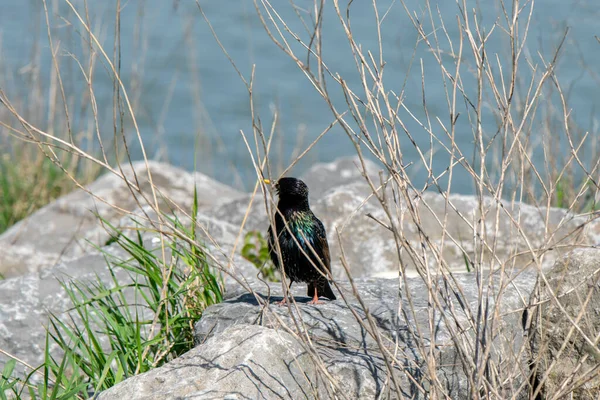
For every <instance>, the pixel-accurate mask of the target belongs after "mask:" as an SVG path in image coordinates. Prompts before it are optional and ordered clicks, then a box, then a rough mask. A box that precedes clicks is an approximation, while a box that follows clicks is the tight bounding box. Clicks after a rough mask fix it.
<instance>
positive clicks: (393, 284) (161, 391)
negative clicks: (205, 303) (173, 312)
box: [100, 273, 536, 399]
mask: <svg viewBox="0 0 600 400" xmlns="http://www.w3.org/2000/svg"><path fill="white" fill-rule="evenodd" d="M535 277H536V275H535V274H533V273H529V274H522V275H521V276H519V277H518V279H517V280H515V284H516V285H515V287H507V289H506V291H505V293H504V295H503V296H502V299H501V303H500V304H499V313H501V314H502V315H504V316H505V317H504V318H503V319H502V320H501V321H500V323H501V324H502V326H501V327H499V329H501V332H502V335H500V336H498V337H494V338H493V341H494V347H493V350H492V357H491V359H492V362H494V363H495V364H494V367H498V368H500V370H499V372H501V373H504V374H505V375H502V376H503V377H507V376H511V377H512V378H513V379H514V381H512V383H513V384H515V385H516V386H514V387H515V388H516V387H518V386H519V384H520V381H519V380H522V374H521V372H520V370H519V369H518V368H517V366H518V365H519V364H522V360H520V359H519V357H518V354H519V353H518V350H519V348H520V346H521V344H522V337H523V333H522V330H521V327H520V324H519V323H518V321H519V320H520V316H519V314H518V313H515V312H514V310H518V309H520V308H521V307H522V306H523V303H522V297H521V294H522V293H523V292H525V293H528V292H529V291H530V290H531V289H532V288H533V287H534V285H535V279H536V278H535ZM456 278H457V279H458V284H459V285H460V287H461V288H462V290H463V291H464V297H463V300H464V301H466V303H467V304H469V305H470V306H471V307H472V310H475V308H474V307H475V306H476V304H477V296H478V293H477V288H476V285H475V275H474V274H463V275H458V276H457V277H456ZM355 283H356V285H357V290H358V292H359V293H360V295H361V298H362V301H364V304H365V306H366V309H368V310H369V312H370V314H371V316H372V320H373V322H374V324H375V329H376V331H377V332H378V333H379V335H381V337H382V338H383V339H382V340H383V343H386V345H385V347H386V348H387V349H388V350H390V351H391V353H385V354H386V356H387V357H388V359H389V357H390V354H397V358H396V360H395V362H396V364H395V366H394V367H393V372H394V376H395V378H396V380H397V382H398V383H399V385H400V390H401V391H402V395H403V396H405V397H407V398H415V399H419V398H427V396H426V395H423V393H419V391H418V389H417V388H416V387H415V385H413V384H412V382H413V380H415V381H417V382H420V385H422V386H424V387H427V385H428V383H427V382H426V381H425V380H424V379H425V378H424V377H425V376H427V374H426V373H425V371H424V370H423V369H425V368H426V366H425V364H424V361H423V354H422V353H420V351H419V349H418V348H416V347H415V343H417V342H419V343H433V341H434V340H435V344H436V347H435V349H433V351H434V352H436V354H438V356H437V358H438V359H439V360H440V361H439V364H438V370H437V372H438V374H437V376H438V379H440V380H441V383H442V385H445V386H446V387H447V393H445V395H446V396H448V397H450V398H467V397H469V392H468V391H467V377H466V376H465V375H464V372H463V371H462V369H461V364H460V362H458V361H457V358H458V354H457V351H456V348H455V345H454V342H453V340H452V338H451V336H452V335H451V333H450V331H449V330H448V328H447V327H446V325H445V322H444V318H443V317H442V316H441V315H437V316H436V317H435V321H434V323H433V326H435V327H436V329H435V337H431V336H429V332H430V329H429V327H430V326H431V324H430V320H429V318H430V315H431V314H430V304H429V302H428V296H427V292H428V290H427V288H426V286H425V284H424V283H423V281H422V280H421V279H417V278H414V279H409V280H408V281H407V287H408V288H409V290H410V292H411V295H412V296H413V298H412V304H413V307H414V308H412V309H411V308H410V305H409V303H408V302H407V298H406V293H402V291H400V290H399V286H398V281H397V280H388V279H368V280H364V281H363V280H361V281H356V282H355ZM440 289H441V287H440ZM257 290H258V292H259V293H261V294H257V296H259V297H258V298H259V299H261V301H260V304H259V301H257V297H255V296H254V295H252V294H245V295H242V296H240V297H238V298H235V299H230V300H228V301H226V302H224V303H221V304H217V305H213V306H211V307H209V308H208V309H206V311H205V312H204V315H203V317H202V319H201V320H200V321H199V322H198V323H197V324H196V326H195V331H196V341H197V342H198V343H201V344H200V345H199V346H198V347H197V348H196V349H194V350H192V351H190V352H189V353H188V354H189V355H185V356H183V357H182V358H183V359H184V361H178V360H175V361H173V362H171V363H168V364H167V365H165V366H163V367H162V368H161V369H159V370H155V371H151V372H148V373H145V374H142V375H139V376H137V377H135V378H132V379H129V380H126V381H124V382H122V383H120V384H119V385H117V386H115V387H114V388H112V389H110V390H108V391H106V392H104V393H102V394H101V395H100V399H113V398H114V399H116V398H132V399H138V398H181V399H191V398H197V396H200V397H202V396H206V397H207V398H212V397H210V396H211V395H212V394H213V393H215V396H216V397H218V398H229V397H226V396H232V397H231V398H236V397H234V396H235V395H240V394H242V393H243V394H245V393H249V395H248V397H250V398H268V399H270V398H284V399H295V398H298V397H297V396H298V393H300V392H298V391H297V387H298V386H297V385H300V384H302V382H305V381H296V374H295V372H294V371H290V372H285V371H284V374H283V375H282V370H281V369H280V368H279V367H277V366H273V369H270V370H267V371H265V372H266V373H268V374H270V375H271V376H274V377H276V378H277V382H292V381H293V382H295V383H292V386H290V387H289V389H290V392H286V393H281V392H279V387H280V386H279V384H275V386H274V391H273V392H269V393H267V392H263V391H262V387H263V384H264V381H263V380H262V378H261V377H262V373H263V370H262V368H263V367H264V366H265V365H267V364H269V365H273V362H277V360H273V359H272V358H273V357H280V358H282V359H283V360H286V361H285V362H286V364H288V365H292V364H289V356H290V355H292V356H297V355H298V354H301V352H300V349H302V348H306V347H305V346H306V345H305V344H304V341H303V340H302V339H301V338H303V337H304V335H305V333H303V332H306V333H307V334H308V335H309V336H310V339H311V343H312V345H313V347H314V348H315V349H316V350H317V354H318V356H319V358H320V360H321V361H320V362H319V363H315V361H314V359H313V360H312V361H310V360H308V359H307V358H303V359H302V361H300V363H301V364H302V369H303V370H304V371H305V372H306V373H307V375H308V376H309V377H310V376H314V374H316V375H318V376H319V378H318V379H314V380H312V381H311V382H312V383H313V384H314V387H313V391H312V392H304V393H305V394H304V395H302V398H304V397H305V396H306V393H310V395H309V396H308V398H314V397H316V396H315V395H314V394H313V393H314V391H317V392H318V393H319V395H318V397H319V398H336V397H337V398H340V397H345V398H350V399H372V398H379V397H381V396H383V397H385V398H388V397H389V398H398V397H399V394H398V393H397V392H395V389H393V385H392V384H391V383H390V382H389V381H388V380H387V376H388V368H387V367H386V363H385V358H384V353H383V352H382V351H381V348H380V347H379V346H378V345H377V341H376V340H374V339H373V337H372V336H371V335H370V334H369V333H368V330H371V329H372V328H371V327H370V325H369V323H368V322H367V317H366V313H365V311H364V308H363V307H361V306H360V304H359V303H358V301H357V300H356V299H355V298H353V296H352V295H351V290H350V287H349V285H348V284H343V285H342V290H343V293H344V295H345V296H346V298H347V299H348V301H349V305H346V304H345V303H344V301H343V300H341V299H339V300H336V301H326V302H324V304H321V305H316V306H313V305H308V304H306V302H307V301H308V300H309V298H308V297H304V296H302V295H300V296H298V297H297V298H296V301H297V304H298V308H299V313H298V312H296V311H295V308H294V307H293V306H292V312H293V315H294V319H295V321H296V322H297V323H298V325H296V324H295V323H294V322H293V321H294V319H292V316H291V315H290V314H289V309H288V308H287V307H279V306H275V305H274V304H272V303H273V302H275V301H278V300H281V293H282V292H281V286H280V285H277V284H272V285H270V287H269V288H268V289H267V288H266V287H263V288H262V290H261V289H260V288H259V289H257ZM269 292H270V294H271V298H270V299H267V298H266V297H265V296H266V295H267V293H269ZM295 292H296V293H295V294H298V291H295ZM301 293H302V292H301ZM302 294H303V293H302ZM263 299H264V300H266V301H267V303H266V304H265V303H264V301H263ZM493 299H494V298H493V296H492V297H491V300H492V303H491V304H490V307H491V308H493V307H494V306H495V305H494V303H493ZM399 300H400V304H401V305H402V308H401V309H403V310H404V312H405V313H406V314H398V309H399V308H398V301H399ZM269 302H270V303H271V304H270V305H268V303H269ZM451 303H452V304H453V306H454V307H455V309H454V311H453V312H454V313H455V315H457V316H458V317H459V322H460V323H461V324H462V323H463V322H464V321H463V320H464V319H466V316H465V314H464V313H462V312H461V311H459V309H458V308H457V307H458V306H459V304H458V302H457V301H456V300H454V299H453V300H451ZM261 304H262V305H261ZM446 312H447V313H450V308H446ZM355 313H356V314H355ZM355 315H356V316H357V317H358V318H357V317H356V316H355ZM257 325H259V326H260V328H261V329H262V331H259V332H277V335H282V334H284V336H283V338H284V339H285V340H286V341H288V340H289V342H288V344H287V346H289V347H288V348H289V349H290V350H287V351H286V352H284V353H283V354H278V352H279V346H278V344H277V343H278V342H275V344H273V345H271V344H268V345H267V347H266V348H265V344H264V342H263V341H262V340H254V338H255V336H256V332H257ZM417 326H418V327H419V328H420V330H421V331H420V332H421V334H423V335H424V337H421V338H419V339H417V337H416V336H415V335H417V333H416V330H415V328H416V327H417ZM463 326H467V324H466V323H465V324H464V325H463ZM286 332H292V333H293V334H292V335H290V334H288V333H286ZM458 335H459V337H460V339H459V340H460V341H469V340H472V335H471V334H470V333H469V332H468V330H467V332H464V333H458ZM232 336H234V338H233V339H232ZM269 340H272V339H269ZM280 340H281V339H280ZM232 341H233V342H235V343H240V346H241V349H240V352H239V353H238V352H237V351H236V352H235V353H234V354H233V355H232V358H233V359H234V360H238V354H246V360H250V361H251V363H252V365H254V367H253V368H252V371H257V374H260V375H259V376H253V377H250V378H249V374H248V373H247V371H245V368H242V367H240V365H239V363H238V362H237V361H233V362H229V363H221V362H219V363H213V364H210V363H211V360H213V358H211V357H214V354H215V352H216V354H217V355H220V354H223V353H224V352H223V350H222V349H226V350H227V349H230V348H231V342H232ZM395 342H397V343H398V348H395V347H394V343H395ZM270 346H273V347H274V349H273V350H269V347H270ZM209 349H212V353H210V356H205V355H204V354H206V352H207V351H209ZM425 351H426V352H427V351H428V350H427V349H425ZM288 352H289V353H288ZM496 352H497V354H501V355H502V357H503V358H502V360H501V361H500V360H499V359H498V357H497V354H496ZM200 354H202V355H203V356H199V355H200ZM510 355H512V356H513V357H514V358H513V359H511V358H510ZM286 357H288V358H286ZM450 361H452V362H450ZM251 363H250V362H248V361H247V362H246V364H244V365H247V364H248V365H249V364H251ZM294 365H295V364H294ZM317 365H322V366H323V367H324V368H325V370H326V373H325V371H322V370H320V369H319V368H318V367H317ZM211 367H212V369H214V370H215V371H213V372H212V373H213V374H214V375H213V376H211V377H209V376H208V375H207V374H208V372H207V370H210V368H211ZM171 371H178V374H179V375H175V374H174V373H172V372H171ZM286 375H287V376H286ZM221 376H226V377H231V379H227V381H226V382H224V383H223V384H222V386H218V387H219V388H221V391H220V392H209V391H210V390H217V389H216V388H217V385H220V382H219V381H215V379H219V378H220V377H221ZM159 377H164V378H165V379H162V380H160V381H157V379H160V378H159ZM248 379H250V380H251V381H254V384H255V386H254V387H255V388H258V389H255V390H254V391H250V392H247V391H246V390H248V389H247V388H248V385H249V382H248ZM200 382H201V383H200ZM323 382H326V383H327V384H326V385H325V387H323ZM330 382H333V383H331V384H329V383H330ZM158 383H160V385H158ZM319 383H320V384H319ZM159 386H160V388H159ZM251 387H252V386H251ZM257 390H258V391H257ZM303 390H304V389H303ZM325 390H327V391H326V392H324V391H325ZM507 393H508V392H507ZM153 396H156V397H153ZM509 397H510V396H509ZM517 398H524V396H522V395H518V393H517Z"/></svg>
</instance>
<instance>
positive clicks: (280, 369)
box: [97, 325, 316, 400]
mask: <svg viewBox="0 0 600 400" xmlns="http://www.w3.org/2000/svg"><path fill="white" fill-rule="evenodd" d="M315 374H316V373H315V369H314V366H313V363H312V362H311V358H310V356H309V354H308V353H307V352H306V351H305V350H304V348H303V347H302V346H301V345H300V344H299V343H298V341H296V340H295V338H294V337H293V336H292V335H290V334H289V333H286V332H284V331H282V330H275V329H269V328H265V327H262V326H257V325H252V326H246V325H239V326H233V327H231V328H229V329H227V330H225V331H223V332H222V335H220V336H218V337H213V338H211V339H209V340H207V341H206V342H205V343H203V344H202V345H200V346H198V347H196V348H194V349H193V350H191V351H189V352H188V353H186V354H184V355H183V356H181V357H179V358H177V359H176V360H174V361H172V362H170V363H168V364H166V365H164V366H162V367H160V368H156V369H153V370H152V371H149V372H147V373H145V374H141V375H137V376H135V377H133V378H130V379H127V380H126V381H124V382H122V383H120V384H118V385H116V386H113V387H112V388H110V389H108V390H106V391H104V392H102V393H100V394H99V396H98V397H97V399H98V400H111V399H115V400H121V399H128V400H135V399H148V400H152V399H156V400H162V399H198V398H202V399H224V398H227V399H273V398H277V399H281V398H287V399H301V398H307V397H308V398H313V397H314V394H315V389H314V388H313V387H312V381H314V376H315ZM311 378H312V379H311Z"/></svg>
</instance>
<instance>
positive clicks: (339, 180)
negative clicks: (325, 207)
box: [300, 156, 385, 203]
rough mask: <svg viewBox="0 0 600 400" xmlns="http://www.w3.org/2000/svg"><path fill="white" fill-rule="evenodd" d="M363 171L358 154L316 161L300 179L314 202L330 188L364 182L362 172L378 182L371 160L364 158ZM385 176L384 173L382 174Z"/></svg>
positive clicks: (377, 172) (377, 168) (376, 170)
mask: <svg viewBox="0 0 600 400" xmlns="http://www.w3.org/2000/svg"><path fill="white" fill-rule="evenodd" d="M364 165H365V171H363V167H362V163H361V162H360V159H359V158H358V156H352V157H340V158H338V159H336V160H335V161H333V162H330V163H316V164H314V165H313V166H312V167H311V168H310V169H309V170H308V171H306V172H305V173H304V174H303V175H302V176H301V177H300V179H302V180H303V181H304V183H306V185H307V186H308V189H309V195H310V198H309V200H310V201H311V203H314V202H316V201H318V200H320V199H321V198H322V197H323V195H324V194H325V193H327V192H328V191H329V190H331V188H335V187H339V186H344V185H347V184H350V183H355V182H365V178H364V177H363V173H365V172H366V174H367V175H368V176H369V177H370V178H371V179H372V180H373V182H374V183H375V184H378V183H379V170H380V169H381V168H379V167H378V166H377V164H375V163H374V162H373V161H371V160H368V159H365V160H364ZM384 176H385V175H384Z"/></svg>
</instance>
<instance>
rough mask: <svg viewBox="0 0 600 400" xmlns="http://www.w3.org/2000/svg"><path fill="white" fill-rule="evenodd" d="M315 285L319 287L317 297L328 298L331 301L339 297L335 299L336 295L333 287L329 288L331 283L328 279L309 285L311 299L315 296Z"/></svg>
mask: <svg viewBox="0 0 600 400" xmlns="http://www.w3.org/2000/svg"><path fill="white" fill-rule="evenodd" d="M315 284H316V286H317V295H318V296H319V297H321V296H322V297H327V298H328V299H329V300H335V299H337V297H335V294H334V293H333V290H332V289H331V286H329V282H328V281H327V280H326V279H323V280H319V281H318V282H312V283H309V284H308V292H307V295H308V296H309V297H312V296H314V294H315Z"/></svg>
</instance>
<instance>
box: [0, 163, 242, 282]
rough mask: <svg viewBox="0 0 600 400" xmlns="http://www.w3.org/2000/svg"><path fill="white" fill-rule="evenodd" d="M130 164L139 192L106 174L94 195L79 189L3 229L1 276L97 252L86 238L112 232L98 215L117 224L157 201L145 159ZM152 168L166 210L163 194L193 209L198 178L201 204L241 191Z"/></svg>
mask: <svg viewBox="0 0 600 400" xmlns="http://www.w3.org/2000/svg"><path fill="white" fill-rule="evenodd" d="M132 166H133V168H131V167H129V166H128V165H124V166H123V169H124V174H125V176H126V177H127V178H128V179H129V180H131V181H132V182H139V185H140V191H136V190H133V189H130V188H129V187H128V186H127V184H126V183H125V181H124V180H123V179H121V178H120V177H118V176H116V175H114V174H107V175H104V176H102V177H101V178H99V179H98V180H97V181H95V182H93V183H92V184H90V185H89V186H88V187H87V190H88V191H89V192H91V193H94V195H95V196H96V197H93V196H92V195H90V194H89V193H88V192H86V191H84V190H81V189H77V190H75V191H74V192H72V193H70V194H68V195H66V196H63V197H61V198H60V199H58V200H56V201H55V202H53V203H51V204H49V205H47V206H45V207H43V208H41V209H40V210H38V211H36V212H35V213H34V214H33V215H31V216H30V217H28V218H26V219H24V220H23V221H20V222H19V223H17V224H16V225H14V226H12V227H11V228H10V229H8V230H7V231H6V232H4V233H3V234H2V235H1V236H0V248H2V252H0V275H2V276H4V277H5V278H9V277H13V276H18V275H21V274H24V273H27V272H36V271H39V270H41V269H43V268H47V267H49V266H52V265H57V264H59V263H60V262H61V261H69V260H73V259H75V258H77V257H79V256H82V255H83V254H85V253H88V252H90V251H93V246H91V245H90V243H88V241H89V242H91V244H93V245H103V244H104V243H105V242H106V240H107V239H108V237H109V236H108V234H107V233H106V231H105V229H104V228H102V227H101V226H100V224H99V223H98V220H97V218H96V217H95V215H94V214H98V215H100V216H102V217H103V218H105V219H107V220H108V221H109V222H111V223H113V224H115V223H116V222H117V221H119V220H120V219H121V218H122V217H123V215H124V211H125V212H127V211H133V210H135V209H137V208H139V206H140V205H142V206H143V205H145V204H148V201H150V203H151V204H153V200H152V194H151V185H150V183H149V180H148V168H147V167H146V164H145V163H144V162H141V161H139V162H135V163H133V165H132ZM148 167H149V171H150V172H151V174H152V180H153V183H154V185H155V187H156V189H157V197H158V201H159V204H160V205H161V206H162V207H163V209H166V210H169V209H172V208H174V206H173V204H171V203H170V201H167V200H165V199H170V200H171V201H174V202H175V203H176V204H177V205H179V206H180V207H182V208H183V209H185V210H190V209H191V206H192V202H193V191H194V183H195V184H196V185H197V186H198V188H201V190H199V191H198V194H199V196H198V197H199V199H198V202H199V206H200V208H201V209H203V208H207V207H211V206H214V205H215V204H218V203H219V202H223V201H228V200H232V199H234V198H237V197H240V196H242V193H240V192H238V191H236V190H234V189H232V188H230V187H229V186H226V185H223V184H222V183H219V182H217V181H215V180H212V179H210V178H209V177H207V176H206V175H203V174H200V173H188V172H185V171H183V170H181V169H178V168H175V167H173V166H171V165H169V164H165V163H159V162H154V161H150V162H149V163H148ZM111 205H112V206H111ZM113 206H114V207H113ZM115 207H116V208H115Z"/></svg>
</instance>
